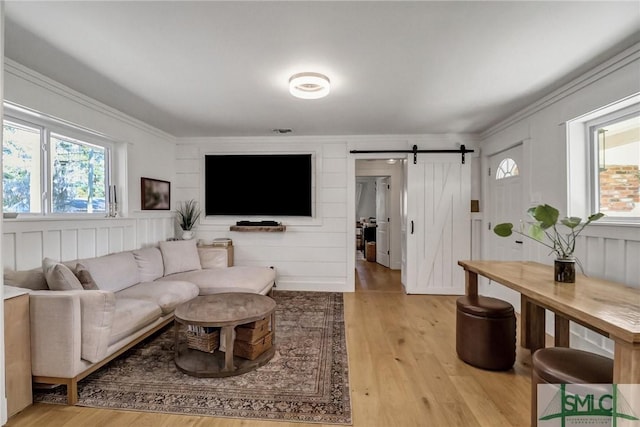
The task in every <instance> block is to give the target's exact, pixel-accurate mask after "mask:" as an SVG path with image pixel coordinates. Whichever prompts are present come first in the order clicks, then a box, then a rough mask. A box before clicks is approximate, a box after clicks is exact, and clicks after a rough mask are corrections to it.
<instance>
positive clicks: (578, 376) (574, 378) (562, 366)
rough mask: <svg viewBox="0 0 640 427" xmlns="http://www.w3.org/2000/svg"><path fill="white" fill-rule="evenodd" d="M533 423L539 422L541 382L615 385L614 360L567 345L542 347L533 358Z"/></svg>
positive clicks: (535, 424)
mask: <svg viewBox="0 0 640 427" xmlns="http://www.w3.org/2000/svg"><path fill="white" fill-rule="evenodd" d="M531 364H532V369H531V425H532V426H533V427H535V426H537V425H538V419H537V418H538V417H537V415H538V414H537V406H538V384H612V383H613V360H612V359H609V358H608V357H604V356H600V355H599V354H595V353H591V352H589V351H583V350H577V349H574V348H566V347H549V348H541V349H540V350H538V351H536V352H535V353H533V357H532V358H531Z"/></svg>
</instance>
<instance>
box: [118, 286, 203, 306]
mask: <svg viewBox="0 0 640 427" xmlns="http://www.w3.org/2000/svg"><path fill="white" fill-rule="evenodd" d="M198 292H200V288H198V286H197V285H195V284H193V283H190V282H178V281H169V280H166V281H161V282H160V281H156V282H142V283H138V284H137V285H133V286H131V287H129V288H127V289H123V290H121V291H120V292H118V293H117V295H118V298H135V299H144V300H147V301H152V302H154V303H155V304H157V305H158V306H160V309H161V310H162V314H163V315H164V314H169V313H171V312H173V310H175V309H176V307H177V306H178V305H179V304H182V303H183V302H187V301H189V300H190V299H193V298H195V297H197V296H198Z"/></svg>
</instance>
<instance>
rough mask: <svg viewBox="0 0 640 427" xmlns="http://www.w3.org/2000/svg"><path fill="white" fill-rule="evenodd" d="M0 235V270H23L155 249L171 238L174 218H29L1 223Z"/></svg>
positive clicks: (170, 216)
mask: <svg viewBox="0 0 640 427" xmlns="http://www.w3.org/2000/svg"><path fill="white" fill-rule="evenodd" d="M2 231H3V235H2V264H3V267H4V268H11V269H16V270H25V269H30V268H35V267H39V266H41V265H42V259H43V258H45V257H48V258H53V259H56V260H60V261H68V260H73V259H78V258H91V257H96V256H101V255H106V254H110V253H115V252H121V251H125V250H131V249H137V248H140V247H144V246H152V245H155V244H157V243H158V242H159V241H161V240H166V239H167V238H169V237H173V236H174V217H173V215H172V214H170V213H165V214H161V215H154V216H151V217H145V218H140V217H136V218H112V219H99V218H95V219H88V218H74V219H47V220H44V219H34V218H29V219H25V220H10V221H4V224H3V228H2Z"/></svg>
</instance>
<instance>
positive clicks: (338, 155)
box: [174, 137, 353, 291]
mask: <svg viewBox="0 0 640 427" xmlns="http://www.w3.org/2000/svg"><path fill="white" fill-rule="evenodd" d="M176 153H177V158H176V165H177V177H176V187H175V193H174V194H175V197H176V200H177V201H179V200H188V199H195V200H198V201H199V202H200V205H201V206H204V177H203V172H204V169H203V168H204V156H205V154H223V153H236V154H241V153H311V154H312V155H313V161H314V169H313V170H314V171H315V214H314V216H313V217H312V218H308V217H260V218H250V217H245V216H243V217H227V216H224V217H218V216H216V217H207V218H204V219H202V220H201V222H200V224H199V225H198V227H197V228H196V238H197V239H211V238H216V237H229V238H231V239H232V240H233V245H234V258H235V264H236V265H266V266H273V267H275V268H276V269H277V274H278V281H277V286H278V287H279V288H280V289H296V290H322V291H349V290H352V289H353V284H352V283H349V282H348V280H347V250H346V246H347V244H346V228H347V209H346V200H347V186H346V158H347V151H346V143H345V142H344V141H341V140H340V139H339V138H312V137H308V138H295V137H269V138H195V139H188V138H187V139H178V145H177V151H176ZM238 173H251V171H238ZM229 179H233V177H232V176H230V177H229ZM220 185H224V183H220ZM350 218H351V217H350ZM263 219H273V220H277V221H281V222H282V223H283V224H284V225H286V227H287V229H286V231H285V232H283V233H273V232H232V231H229V227H230V226H231V225H235V223H236V221H238V220H263ZM349 222H352V221H351V220H350V221H349Z"/></svg>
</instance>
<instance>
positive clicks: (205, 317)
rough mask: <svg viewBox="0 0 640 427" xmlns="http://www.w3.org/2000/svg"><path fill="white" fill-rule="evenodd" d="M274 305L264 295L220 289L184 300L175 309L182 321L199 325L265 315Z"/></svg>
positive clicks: (220, 324) (271, 300) (244, 320)
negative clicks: (219, 290) (215, 292)
mask: <svg viewBox="0 0 640 427" xmlns="http://www.w3.org/2000/svg"><path fill="white" fill-rule="evenodd" d="M275 309H276V302H275V301H274V300H273V299H271V298H269V297H268V296H266V295H260V294H249V293H237V292H232V293H223V294H213V295H203V296H199V297H195V298H194V299H192V300H190V301H187V302H185V303H183V304H181V305H179V306H178V307H176V310H175V318H176V320H177V321H179V322H181V323H187V324H190V325H199V326H228V325H237V324H241V323H249V322H253V321H256V320H260V319H264V318H265V317H266V316H268V315H269V314H271V313H273V311H274V310H275Z"/></svg>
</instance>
